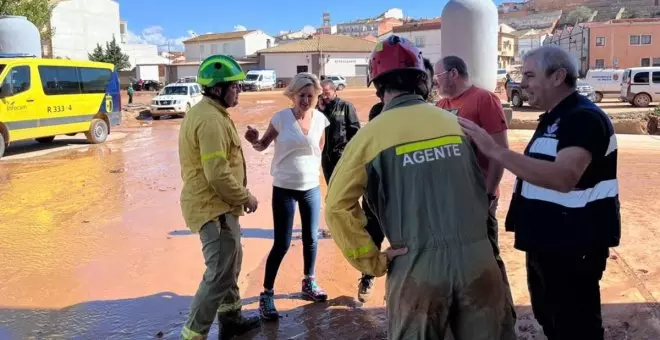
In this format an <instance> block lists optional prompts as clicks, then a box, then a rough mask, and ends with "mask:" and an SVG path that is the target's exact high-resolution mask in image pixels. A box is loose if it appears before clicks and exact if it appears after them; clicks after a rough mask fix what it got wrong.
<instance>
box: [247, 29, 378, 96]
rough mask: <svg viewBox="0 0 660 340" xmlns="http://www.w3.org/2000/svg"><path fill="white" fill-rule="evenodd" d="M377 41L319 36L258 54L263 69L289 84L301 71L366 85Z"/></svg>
mask: <svg viewBox="0 0 660 340" xmlns="http://www.w3.org/2000/svg"><path fill="white" fill-rule="evenodd" d="M375 46H376V43H375V42H372V41H368V40H365V39H361V38H355V37H350V36H344V35H317V36H313V37H310V38H308V39H303V40H298V41H295V42H292V43H289V44H284V45H279V46H275V47H271V48H268V49H265V50H261V51H259V52H258V55H259V65H260V66H261V68H264V69H268V70H275V72H276V74H277V79H278V80H282V81H283V82H285V83H286V82H287V81H288V80H290V79H291V78H293V77H294V76H295V75H296V74H298V73H300V72H311V73H314V74H317V75H340V76H344V77H345V78H347V80H348V81H349V84H350V83H354V84H359V85H364V84H365V81H366V75H367V65H368V61H369V56H370V54H371V52H372V51H373V49H374V47H375Z"/></svg>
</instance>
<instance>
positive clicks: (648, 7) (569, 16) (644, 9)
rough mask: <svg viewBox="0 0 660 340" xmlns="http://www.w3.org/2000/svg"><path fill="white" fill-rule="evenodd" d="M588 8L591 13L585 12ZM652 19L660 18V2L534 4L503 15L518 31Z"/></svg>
mask: <svg viewBox="0 0 660 340" xmlns="http://www.w3.org/2000/svg"><path fill="white" fill-rule="evenodd" d="M584 7H586V8H587V9H588V11H584ZM578 12H579V14H578ZM652 17H660V1H658V0H530V1H528V2H527V3H526V4H525V5H524V7H523V8H522V9H521V10H519V11H513V12H507V13H500V20H501V21H502V22H503V23H507V24H509V25H510V26H512V27H514V28H517V29H529V28H535V29H540V28H547V27H549V26H552V25H554V22H555V21H556V22H557V26H559V27H562V26H565V25H574V24H575V23H576V21H579V22H584V21H587V22H589V21H590V22H602V21H608V20H613V19H629V18H652ZM549 23H552V24H549ZM516 26H520V27H516Z"/></svg>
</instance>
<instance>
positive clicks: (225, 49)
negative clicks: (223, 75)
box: [222, 43, 229, 54]
mask: <svg viewBox="0 0 660 340" xmlns="http://www.w3.org/2000/svg"><path fill="white" fill-rule="evenodd" d="M222 54H229V43H224V44H222Z"/></svg>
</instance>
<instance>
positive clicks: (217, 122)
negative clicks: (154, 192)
mask: <svg viewBox="0 0 660 340" xmlns="http://www.w3.org/2000/svg"><path fill="white" fill-rule="evenodd" d="M179 160H180V162H181V177H182V179H183V189H182V191H181V210H182V211H183V218H184V219H185V221H186V225H187V226H188V228H190V230H191V231H193V232H198V231H199V230H200V229H201V228H202V226H203V225H204V224H205V223H207V222H209V221H211V220H213V219H214V218H216V217H218V216H219V215H222V214H225V213H232V214H234V215H236V216H240V215H243V205H244V204H245V203H247V201H248V197H249V192H248V190H247V189H246V185H247V177H246V174H245V159H244V157H243V150H242V149H241V140H240V137H239V135H238V132H237V131H236V126H235V125H234V122H233V121H232V120H231V118H230V116H229V112H227V110H226V109H225V108H223V107H222V106H220V105H219V104H217V103H216V102H214V101H213V100H211V99H209V98H206V97H205V98H204V99H202V101H201V102H199V103H198V104H197V105H195V106H194V107H192V108H191V109H190V110H189V111H188V113H187V114H186V117H185V118H184V119H183V122H182V123H181V130H180V131H179Z"/></svg>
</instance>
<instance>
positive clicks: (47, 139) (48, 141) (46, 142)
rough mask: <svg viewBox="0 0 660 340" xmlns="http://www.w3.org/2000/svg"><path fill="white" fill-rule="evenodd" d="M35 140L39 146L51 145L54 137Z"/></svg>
mask: <svg viewBox="0 0 660 340" xmlns="http://www.w3.org/2000/svg"><path fill="white" fill-rule="evenodd" d="M35 140H36V141H37V142H39V143H41V144H48V143H52V142H53V141H54V140H55V136H49V137H41V138H35Z"/></svg>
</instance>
